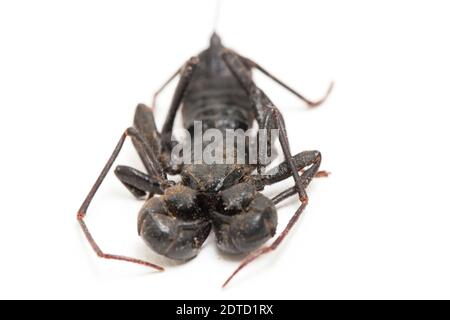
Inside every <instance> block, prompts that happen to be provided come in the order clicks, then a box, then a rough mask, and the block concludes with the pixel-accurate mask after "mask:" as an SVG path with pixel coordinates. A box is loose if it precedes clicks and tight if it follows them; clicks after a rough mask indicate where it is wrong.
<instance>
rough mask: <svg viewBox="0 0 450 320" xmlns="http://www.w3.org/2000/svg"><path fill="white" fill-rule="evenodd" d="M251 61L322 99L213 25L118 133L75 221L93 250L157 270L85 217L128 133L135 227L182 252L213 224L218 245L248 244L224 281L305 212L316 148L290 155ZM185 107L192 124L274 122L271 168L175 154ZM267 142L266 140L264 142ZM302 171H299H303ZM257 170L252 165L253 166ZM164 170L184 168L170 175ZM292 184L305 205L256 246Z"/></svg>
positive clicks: (126, 172)
mask: <svg viewBox="0 0 450 320" xmlns="http://www.w3.org/2000/svg"><path fill="white" fill-rule="evenodd" d="M252 69H257V70H259V71H261V72H262V73H264V74H265V75H267V76H268V77H270V78H272V79H273V80H275V81H276V82H277V83H279V84H280V85H281V86H283V87H284V88H286V89H287V90H289V91H290V92H292V93H293V94H295V95H296V96H298V97H299V98H300V99H302V100H303V101H305V102H306V103H307V104H308V105H309V106H310V107H314V106H317V105H319V104H321V103H322V102H323V101H324V100H325V98H326V97H327V96H328V94H329V92H330V90H331V87H332V86H330V89H329V90H328V92H327V94H326V96H325V97H324V98H323V99H321V100H320V101H318V102H312V101H309V100H307V99H306V98H304V97H303V96H302V95H300V94H299V93H298V92H296V91H294V90H293V89H291V88H289V87H288V86H287V85H285V84H284V83H282V82H281V81H280V80H278V79H277V78H275V77H274V76H272V75H271V74H270V73H269V72H267V71H266V70H265V69H263V68H262V67H261V66H259V65H258V64H257V63H255V62H253V61H252V60H250V59H248V58H245V57H242V56H240V55H239V54H237V53H236V52H234V51H232V50H230V49H228V48H226V47H224V46H223V45H222V43H221V41H220V38H219V37H218V36H217V34H215V33H214V34H213V35H212V37H211V41H210V46H209V48H207V49H206V50H205V51H203V52H201V53H200V54H199V55H198V56H196V57H194V58H191V59H190V60H189V61H187V62H186V63H185V64H184V65H183V66H182V67H181V68H180V69H179V70H178V71H177V72H176V73H175V74H174V75H173V76H172V77H171V78H170V79H169V80H168V81H167V82H166V83H165V84H164V85H163V86H162V87H161V89H160V90H158V91H157V92H156V94H155V99H154V102H153V108H149V107H147V106H145V105H142V104H141V105H138V107H137V109H136V112H135V118H134V125H133V127H130V128H128V129H127V130H125V132H124V133H123V135H122V137H121V138H120V140H119V143H118V145H117V147H116V148H115V150H114V152H113V154H112V156H111V157H110V159H109V161H108V162H107V164H106V166H105V168H104V169H103V171H102V172H101V174H100V176H99V178H98V179H97V181H96V183H95V184H94V186H93V188H92V189H91V191H90V193H89V194H88V196H87V198H86V199H85V201H84V203H83V204H82V206H81V208H80V210H79V212H78V215H77V217H78V221H79V223H80V225H81V227H82V229H83V231H84V233H85V235H86V237H87V239H88V241H89V243H90V244H91V246H92V248H93V249H94V250H95V251H96V253H97V254H98V255H99V256H100V257H102V258H107V259H115V260H123V261H128V262H133V263H138V264H142V265H146V266H150V267H152V268H155V269H158V270H163V268H162V267H160V266H157V265H155V264H152V263H149V262H145V261H142V260H138V259H134V258H129V257H124V256H118V255H111V254H106V253H104V252H103V251H102V250H101V249H100V248H99V247H98V245H97V244H96V242H95V241H94V239H93V238H92V236H91V234H90V232H89V230H88V228H87V226H86V224H85V222H84V217H85V215H86V211H87V209H88V207H89V204H90V202H91V201H92V199H93V197H94V195H95V193H96V192H97V190H98V188H99V186H100V185H101V183H102V182H103V179H104V178H105V176H106V175H107V173H108V171H109V170H110V169H111V167H112V165H113V162H114V160H115V159H116V157H117V156H118V154H119V152H120V150H121V148H122V145H123V143H124V142H125V139H126V137H127V136H130V137H131V138H132V141H133V143H134V146H135V147H136V150H137V152H138V154H139V156H140V158H141V160H142V162H143V164H144V167H145V169H146V173H144V172H140V171H138V170H136V169H134V168H131V167H127V166H118V167H117V168H116V170H115V174H116V176H117V177H118V178H119V179H120V181H121V182H122V183H123V184H124V185H125V186H126V187H127V188H128V190H129V191H130V192H131V193H132V194H133V195H134V196H136V197H137V198H142V197H147V200H146V202H145V203H144V205H143V207H142V209H141V211H140V213H139V218H138V233H139V235H140V236H141V237H142V238H143V240H144V241H145V242H146V243H147V244H148V245H149V246H150V247H151V248H152V249H153V250H154V251H155V252H157V253H159V254H161V255H164V256H166V257H168V258H171V259H175V260H181V261H186V260H189V259H192V258H194V257H195V256H196V255H197V254H198V252H199V250H200V248H201V246H202V244H203V243H204V241H205V240H206V238H207V237H208V235H209V234H210V232H211V230H213V232H214V233H215V237H216V241H217V245H218V247H219V249H220V250H221V251H223V252H224V253H226V254H249V255H248V256H247V258H246V259H245V260H244V261H243V262H242V263H241V265H240V266H239V267H238V269H237V270H236V271H235V272H234V273H233V274H232V275H231V277H229V278H228V280H227V281H226V282H225V284H224V285H226V284H227V283H228V282H229V280H230V279H231V278H232V277H233V276H234V275H235V274H236V273H237V272H238V271H239V270H240V269H242V268H243V267H244V266H246V265H247V264H248V263H250V262H251V261H253V260H254V259H255V258H256V257H258V256H260V255H262V254H264V253H267V252H270V251H272V250H275V249H276V248H277V247H278V245H279V244H280V243H281V242H282V240H283V239H284V238H285V237H286V235H287V233H288V232H289V230H290V229H291V228H292V226H293V225H294V224H295V222H296V221H297V220H298V218H299V216H300V214H301V213H302V212H303V210H304V208H305V206H306V204H307V201H308V198H307V195H306V192H305V188H306V187H307V185H308V184H309V183H310V181H311V180H312V178H313V177H315V176H325V175H326V173H325V172H318V170H319V166H320V162H321V155H320V153H319V152H318V151H304V152H301V153H299V154H296V155H294V156H292V155H291V152H290V148H289V143H288V139H287V134H286V130H285V126H284V122H283V117H282V115H281V113H280V112H279V110H278V109H277V108H276V107H275V106H274V104H273V103H272V102H271V101H270V100H269V98H268V97H267V96H266V95H265V94H264V92H263V91H262V90H260V89H259V88H258V87H257V86H256V85H255V83H254V82H253V80H252V76H251V71H252ZM177 75H179V76H180V79H179V82H178V85H177V88H176V90H175V94H174V96H173V100H172V103H171V106H170V108H169V112H168V115H167V118H166V120H165V123H164V125H163V127H162V130H161V131H159V130H158V129H157V127H156V125H155V121H154V117H153V111H154V106H155V100H156V97H157V95H158V94H159V92H160V91H161V90H162V89H163V88H164V87H165V86H166V85H167V84H168V83H169V82H170V81H171V80H172V79H174V78H175V77H176V76H177ZM180 107H181V113H182V116H183V126H184V127H185V128H186V129H187V130H188V131H189V132H191V131H193V130H194V123H195V122H196V121H201V122H202V127H203V129H210V128H214V129H217V130H220V131H225V130H227V129H242V130H247V129H249V128H250V127H252V125H253V123H254V122H255V120H256V123H257V124H258V127H259V129H267V130H269V129H278V130H279V131H280V133H279V141H280V144H281V148H282V151H283V155H284V157H285V161H284V162H283V163H281V164H280V165H279V166H278V167H276V168H275V169H276V171H273V172H274V173H273V174H270V172H269V173H268V174H267V173H266V174H264V175H263V174H261V167H262V165H261V163H263V162H262V161H260V160H261V159H259V157H260V154H259V153H258V162H257V164H236V163H233V164H205V163H194V164H191V163H189V164H188V163H180V162H178V161H174V159H173V155H172V149H173V145H174V144H173V141H172V131H173V124H174V120H175V116H176V115H177V113H178V111H179V109H180ZM266 147H267V148H270V143H268V145H267V146H266ZM299 172H300V174H299ZM252 173H253V174H252ZM167 174H171V175H180V176H181V181H180V182H178V183H175V182H174V181H170V180H168V178H167ZM288 177H293V179H294V182H295V185H294V186H293V187H292V188H290V189H288V190H286V191H284V192H282V193H280V194H279V195H278V196H276V197H274V198H272V199H269V198H267V197H266V196H264V195H263V194H262V193H261V191H262V190H263V189H264V187H265V186H267V185H271V184H274V183H276V182H279V181H281V180H284V179H287V178H288ZM295 194H298V196H299V198H300V201H301V205H300V207H299V208H298V210H297V211H296V212H295V214H294V215H293V217H292V218H291V220H290V221H289V223H288V225H287V226H286V227H285V229H284V230H283V231H282V233H281V234H280V235H279V236H278V238H277V239H276V240H275V241H274V242H273V243H272V244H271V245H270V246H268V247H261V246H262V245H263V244H264V243H265V242H266V241H267V240H268V239H270V238H272V237H273V236H274V235H275V232H276V227H277V212H276V208H275V205H276V204H277V203H279V202H280V201H282V200H284V199H286V198H287V197H290V196H292V195H295Z"/></svg>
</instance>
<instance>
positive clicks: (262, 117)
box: [223, 50, 320, 286]
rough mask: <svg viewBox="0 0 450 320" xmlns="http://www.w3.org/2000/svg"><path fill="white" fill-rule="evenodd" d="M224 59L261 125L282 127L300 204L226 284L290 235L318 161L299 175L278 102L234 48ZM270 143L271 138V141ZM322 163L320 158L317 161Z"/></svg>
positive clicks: (305, 201) (281, 137) (289, 166)
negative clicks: (257, 81)
mask: <svg viewBox="0 0 450 320" xmlns="http://www.w3.org/2000/svg"><path fill="white" fill-rule="evenodd" d="M223 59H224V60H225V62H226V64H227V65H228V67H229V68H230V70H231V72H232V73H233V74H234V76H235V77H236V79H237V80H238V81H239V82H240V83H241V85H242V87H243V88H244V90H246V91H247V93H248V95H249V97H250V99H251V100H252V102H253V105H254V108H255V112H256V114H257V120H258V124H259V127H260V129H279V130H280V134H279V140H280V144H281V147H282V150H283V153H284V157H285V162H286V164H285V165H284V166H285V167H286V169H288V171H287V172H289V171H290V172H289V173H290V175H292V177H293V178H294V181H295V187H294V188H295V189H294V190H295V191H296V193H297V194H298V196H299V198H300V201H301V205H300V207H299V208H298V209H297V211H296V212H295V213H294V215H293V216H292V218H291V220H290V221H289V223H288V225H287V226H286V228H285V229H284V230H283V232H282V233H281V234H280V236H279V237H278V238H277V239H276V240H275V241H274V242H273V243H272V244H271V245H270V246H269V247H265V248H261V249H259V250H256V251H255V252H254V253H253V254H251V255H250V256H249V257H247V258H246V259H244V261H243V262H242V263H241V264H240V265H239V267H238V268H237V269H236V270H235V271H234V272H233V273H232V275H231V276H230V277H229V278H228V279H227V281H226V282H225V283H224V284H223V286H226V285H227V284H228V283H229V282H230V280H231V279H232V278H233V277H234V276H235V275H236V274H237V273H238V272H239V271H240V270H241V269H242V268H244V267H245V266H247V265H248V264H249V263H251V262H252V261H253V260H255V259H256V258H258V257H259V256H261V255H263V254H265V253H268V252H271V251H273V250H275V249H276V248H277V247H278V246H279V245H280V243H281V242H282V241H283V240H284V238H285V237H286V236H287V234H288V233H289V231H290V230H291V229H292V227H293V226H294V225H295V223H296V222H297V221H298V219H299V217H300V215H301V214H302V212H303V211H304V209H305V208H306V206H307V203H308V196H307V194H306V191H305V182H306V181H304V180H303V179H305V178H306V177H307V176H308V175H309V174H310V173H311V172H312V171H314V173H313V174H312V177H313V176H314V175H315V174H316V172H317V170H318V167H319V166H318V165H315V166H314V165H313V166H312V167H311V168H310V169H308V170H306V171H305V172H304V173H303V174H302V178H300V175H299V173H298V169H297V166H296V163H295V162H294V159H293V158H292V155H291V152H290V147H289V141H288V137H287V133H286V128H285V124H284V120H283V116H282V115H281V113H280V112H279V110H278V109H277V108H276V107H275V105H274V104H273V103H272V102H271V101H270V99H269V98H268V97H267V95H266V94H265V93H264V92H263V91H262V90H260V89H259V88H258V87H256V85H255V83H254V82H253V80H252V78H251V76H250V74H249V72H248V68H247V67H246V66H245V65H244V63H243V62H242V61H241V59H240V58H239V56H238V55H237V54H235V53H234V52H232V51H229V50H226V51H224V53H223ZM268 144H270V141H269V143H268ZM318 164H320V161H319V162H318Z"/></svg>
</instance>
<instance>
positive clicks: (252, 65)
mask: <svg viewBox="0 0 450 320" xmlns="http://www.w3.org/2000/svg"><path fill="white" fill-rule="evenodd" d="M239 58H241V59H242V61H243V62H244V63H245V64H246V65H247V67H248V68H255V69H257V70H259V71H261V72H262V73H263V74H264V75H266V76H267V77H269V78H270V79H272V80H273V81H275V82H276V83H278V84H279V85H280V86H282V87H283V88H285V89H286V90H287V91H289V92H290V93H292V94H293V95H295V96H296V97H297V98H299V99H300V100H302V101H304V102H305V103H306V104H307V105H308V106H309V107H310V108H313V107H318V106H320V105H321V104H322V103H324V102H325V100H327V98H328V96H329V95H330V93H331V91H332V90H333V86H334V82H331V83H330V85H329V87H328V90H327V92H326V93H325V95H324V96H323V97H322V98H321V99H319V100H317V101H312V100H309V99H307V98H305V96H304V95H302V94H300V93H299V92H298V91H295V90H294V89H292V88H291V87H289V86H288V85H287V84H285V83H284V82H282V81H281V80H280V79H278V78H277V77H275V76H274V75H272V74H271V73H270V72H269V71H267V70H266V69H264V68H263V67H261V66H260V65H259V64H257V63H256V62H254V61H252V60H251V59H249V58H245V57H243V56H241V55H239Z"/></svg>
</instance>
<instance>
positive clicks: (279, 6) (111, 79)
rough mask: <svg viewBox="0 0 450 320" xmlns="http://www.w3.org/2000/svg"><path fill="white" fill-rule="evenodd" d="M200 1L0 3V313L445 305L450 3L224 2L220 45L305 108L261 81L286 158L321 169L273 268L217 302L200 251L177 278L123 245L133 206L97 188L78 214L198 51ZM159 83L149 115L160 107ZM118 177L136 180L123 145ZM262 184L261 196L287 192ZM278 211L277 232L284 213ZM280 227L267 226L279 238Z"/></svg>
mask: <svg viewBox="0 0 450 320" xmlns="http://www.w3.org/2000/svg"><path fill="white" fill-rule="evenodd" d="M214 7H215V1H207V0H204V1H199V0H198V1H197V0H189V1H173V0H171V1H168V0H164V1H111V0H107V1H106V0H104V1H99V0H97V1H85V0H80V1H56V0H55V1H49V0H42V1H24V0H16V1H2V2H1V3H0V113H1V114H0V130H1V138H2V140H1V149H0V150H1V151H0V152H1V154H2V156H1V159H0V164H1V174H0V183H1V196H0V198H1V201H0V210H1V222H0V297H1V298H145V299H155V298H157V299H169V298H181V299H186V298H194V299H195V298H248V299H258V298H297V299H298V298H344V299H347V298H450V272H449V270H450V255H449V245H450V215H449V214H450V211H449V200H448V196H449V184H450V174H449V169H448V164H449V162H450V153H449V143H448V137H449V133H450V130H449V129H448V126H449V110H450V95H449V85H450V81H449V77H450V59H449V57H450V42H449V39H450V37H449V30H450V19H449V14H450V11H449V9H450V7H449V4H448V1H424V0H423V1H411V0H408V1H406V0H405V1H400V0H397V1H387V0H382V1H380V0H378V1H356V0H354V1H350V0H346V1H344V0H342V1H331V0H330V1H325V0H316V1H272V0H271V1H261V0H257V1H256V0H255V1H237V0H225V1H224V2H223V5H222V11H221V14H220V21H219V24H218V31H219V33H220V34H221V35H222V39H223V42H224V43H225V44H226V45H228V46H229V47H231V48H233V49H235V50H237V51H238V52H240V53H241V54H243V55H247V56H249V57H251V58H252V59H254V60H256V61H257V62H259V63H260V64H261V65H263V66H265V67H266V68H267V69H268V70H270V71H272V72H273V73H274V74H276V75H278V76H279V77H280V78H281V79H283V80H284V81H285V82H287V83H289V84H290V85H292V86H293V87H295V88H297V89H298V90H299V91H301V92H302V93H303V94H305V95H307V96H308V97H311V98H318V97H320V96H321V95H322V94H323V93H324V91H325V90H326V88H327V86H328V83H329V81H330V80H335V82H336V86H335V90H334V91H333V93H332V95H331V96H330V98H329V100H328V101H327V102H326V103H325V104H324V105H323V106H322V107H320V108H318V109H315V110H308V109H307V108H306V106H305V105H304V104H302V103H301V102H300V101H298V100H297V99H296V98H295V97H293V96H292V95H291V94H289V93H288V92H286V91H284V90H282V89H281V88H280V87H279V86H277V85H276V84H274V83H273V82H271V81H269V80H267V79H266V78H264V77H263V76H261V75H260V74H256V76H255V77H256V80H257V82H258V84H259V85H260V86H261V87H262V88H263V89H264V90H265V91H266V92H267V93H268V94H269V96H270V97H271V98H272V99H273V101H274V102H275V103H276V104H277V105H278V106H279V108H280V109H281V110H282V112H283V113H284V114H285V117H286V122H287V128H288V133H289V136H290V140H291V144H292V146H291V147H292V150H293V152H300V151H302V150H307V149H318V150H320V151H321V152H322V154H323V165H322V168H324V169H326V170H329V171H331V172H332V175H331V177H330V178H328V179H317V180H316V181H314V182H313V183H312V185H311V186H310V187H309V188H308V192H309V195H310V205H309V206H308V208H307V210H306V211H305V214H304V216H303V217H302V218H301V220H300V223H299V224H298V225H297V226H296V227H295V229H294V230H293V232H292V233H291V234H290V236H289V237H288V239H287V240H286V241H285V243H283V245H282V246H281V248H280V249H279V250H278V252H276V253H272V254H270V255H267V256H266V257H264V258H261V259H259V260H258V261H257V262H256V263H254V264H253V265H251V266H249V267H248V268H247V269H245V271H243V272H242V273H241V274H239V276H238V277H236V278H235V280H234V281H233V282H232V283H231V285H230V287H229V288H227V289H226V290H222V289H221V288H220V285H221V284H222V282H223V281H224V280H225V278H226V277H227V276H228V275H229V274H230V272H231V271H232V270H233V269H234V268H235V267H236V266H237V265H238V261H236V260H233V259H228V258H226V257H223V256H221V255H220V254H219V253H218V251H217V250H216V248H215V244H214V239H213V238H210V239H209V240H208V242H207V243H206V245H205V246H204V248H203V250H202V252H201V254H200V255H199V256H198V257H197V258H196V259H194V260H193V261H191V262H189V263H186V264H184V265H176V264H173V263H170V262H168V261H167V260H163V259H161V258H159V257H157V256H155V255H154V254H152V253H151V252H150V250H149V249H147V247H146V246H145V245H144V243H143V242H142V241H141V239H140V238H139V237H138V236H137V233H136V217H137V212H138V210H139V208H140V206H141V205H142V202H139V201H136V200H134V198H133V197H132V196H131V195H130V194H129V193H128V192H127V191H126V190H125V189H124V188H123V187H122V186H121V185H120V183H119V182H118V181H117V180H116V178H115V177H113V176H109V177H108V179H107V180H106V182H105V185H104V186H103V187H102V188H101V189H100V191H99V193H98V196H97V197H96V198H95V200H94V202H93V205H92V207H91V210H90V211H89V212H88V219H87V223H88V224H89V226H90V227H91V229H92V232H93V234H94V236H95V237H96V239H98V242H99V243H100V245H101V247H102V248H103V249H104V250H105V251H106V252H111V253H118V254H128V255H131V256H136V257H141V258H145V259H148V260H150V261H153V262H157V263H161V264H163V265H164V266H165V267H166V269H167V271H166V272H164V273H157V272H153V271H151V270H147V269H145V268H143V267H140V266H134V265H130V264H126V263H121V262H114V261H106V260H101V259H98V258H97V257H96V256H95V254H93V252H92V251H91V248H90V247H89V246H88V245H87V243H86V241H85V239H84V238H83V236H82V233H81V232H80V230H79V227H78V225H77V223H76V219H75V215H76V212H77V209H78V207H79V205H80V204H81V202H82V200H83V199H84V197H85V196H86V194H87V192H88V190H89V188H90V187H91V185H92V183H93V182H94V180H95V178H96V177H97V175H98V173H99V172H100V169H101V168H102V166H103V165H104V163H105V161H106V159H107V157H108V156H109V154H110V152H111V151H112V149H113V147H114V146H115V144H116V142H117V140H118V138H119V136H120V135H121V133H122V131H123V129H125V128H126V127H127V126H129V125H130V124H131V120H132V117H133V112H134V108H135V106H136V104H137V103H139V102H145V103H150V101H151V96H152V93H153V91H154V90H155V89H156V88H157V87H158V86H159V85H160V84H161V83H162V82H163V81H164V80H166V79H167V77H168V76H169V75H170V74H171V73H172V72H174V71H175V69H176V68H178V67H179V66H180V65H181V64H182V63H183V62H184V61H185V60H186V59H188V58H189V57H190V56H192V55H195V54H197V53H198V52H199V51H201V50H202V49H203V48H205V46H206V45H207V43H208V39H209V36H210V33H211V31H212V25H213V18H214ZM172 90H173V85H172V86H171V87H170V88H169V89H168V90H167V91H166V92H165V94H164V95H163V97H162V99H161V100H159V104H158V110H157V120H158V123H161V122H162V121H163V119H164V116H165V112H166V110H167V106H168V103H169V101H170V96H171V93H172ZM118 163H121V164H131V165H138V164H139V162H138V160H137V156H136V154H135V152H134V151H133V149H132V148H131V147H130V144H127V147H126V148H125V149H124V151H123V153H122V155H121V157H120V159H119V161H118ZM291 183H292V182H291V181H288V182H287V183H285V184H284V185H279V186H275V187H272V188H271V189H270V190H268V194H272V195H273V194H275V193H277V192H280V191H281V190H283V188H284V187H286V186H288V185H290V184H291ZM297 205H298V203H297V201H296V200H295V198H294V199H292V200H291V201H288V202H287V203H286V204H284V205H283V206H281V208H280V209H279V216H280V227H281V226H283V225H284V224H285V223H286V222H287V220H288V218H289V217H290V215H291V214H292V213H293V212H294V210H295V208H296V206H297ZM279 230H280V228H279Z"/></svg>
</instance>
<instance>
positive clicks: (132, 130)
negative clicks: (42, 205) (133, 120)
mask: <svg viewBox="0 0 450 320" xmlns="http://www.w3.org/2000/svg"><path fill="white" fill-rule="evenodd" d="M128 136H131V137H133V138H135V139H136V141H138V142H139V143H140V144H142V146H143V148H144V149H145V150H147V152H148V151H149V146H148V145H147V144H146V142H145V140H144V139H143V137H142V136H141V135H140V133H139V132H138V131H137V130H136V129H135V128H128V129H127V130H125V132H124V133H123V134H122V136H121V137H120V139H119V142H118V143H117V146H116V148H115V149H114V151H113V153H112V155H111V157H110V158H109V160H108V162H107V163H106V165H105V167H104V168H103V170H102V172H101V173H100V175H99V177H98V178H97V181H96V182H95V184H94V186H93V187H92V189H91V191H90V192H89V194H88V195H87V197H86V199H85V200H84V202H83V204H82V205H81V207H80V209H79V210H78V214H77V220H78V222H79V224H80V226H81V229H82V230H83V233H84V235H85V236H86V239H87V240H88V242H89V244H90V245H91V247H92V249H93V250H94V251H95V252H96V253H97V255H98V256H99V257H100V258H104V259H112V260H120V261H126V262H131V263H136V264H140V265H144V266H147V267H151V268H154V269H156V270H159V271H163V270H164V269H163V268H162V267H160V266H158V265H155V264H153V263H150V262H146V261H143V260H139V259H135V258H130V257H125V256H120V255H115V254H109V253H104V252H103V251H102V250H101V249H100V247H99V246H98V245H97V243H96V242H95V240H94V238H93V237H92V235H91V233H90V231H89V229H88V227H87V226H86V223H85V222H84V218H85V216H86V212H87V210H88V208H89V205H90V203H91V201H92V199H93V198H94V196H95V194H96V192H97V190H98V188H99V187H100V185H101V184H102V182H103V180H104V179H105V177H106V175H107V174H108V172H109V170H110V169H111V167H112V165H113V163H114V160H115V159H116V158H117V156H118V155H119V153H120V150H121V149H122V146H123V144H124V142H125V139H126V138H127V137H128ZM155 173H156V172H155ZM155 179H157V180H159V181H160V183H161V185H165V184H166V182H165V181H164V180H163V179H162V178H161V177H160V176H158V175H157V174H155Z"/></svg>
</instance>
